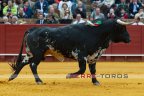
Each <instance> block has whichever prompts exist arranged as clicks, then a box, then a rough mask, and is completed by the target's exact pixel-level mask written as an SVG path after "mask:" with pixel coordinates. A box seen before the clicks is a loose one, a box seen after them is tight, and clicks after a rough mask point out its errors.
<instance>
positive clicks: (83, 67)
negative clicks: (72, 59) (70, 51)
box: [66, 58, 86, 78]
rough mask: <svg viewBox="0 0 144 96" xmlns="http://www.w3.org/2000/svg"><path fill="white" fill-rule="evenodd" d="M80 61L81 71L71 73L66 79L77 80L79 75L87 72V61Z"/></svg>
mask: <svg viewBox="0 0 144 96" xmlns="http://www.w3.org/2000/svg"><path fill="white" fill-rule="evenodd" d="M78 61H79V70H78V71H77V72H75V73H69V74H68V75H67V76H66V78H77V77H78V75H80V74H84V72H85V70H86V61H85V59H84V58H81V59H79V60H78Z"/></svg>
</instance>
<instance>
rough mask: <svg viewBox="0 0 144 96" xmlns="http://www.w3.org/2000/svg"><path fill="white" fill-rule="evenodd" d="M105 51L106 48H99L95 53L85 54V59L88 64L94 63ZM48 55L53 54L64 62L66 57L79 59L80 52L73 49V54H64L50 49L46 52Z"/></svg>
mask: <svg viewBox="0 0 144 96" xmlns="http://www.w3.org/2000/svg"><path fill="white" fill-rule="evenodd" d="M104 51H105V49H102V50H98V51H96V52H95V53H93V54H92V55H87V56H85V57H84V59H85V60H86V62H87V63H88V64H94V63H96V61H97V60H98V59H99V58H100V57H101V55H102V53H103V52H104ZM47 55H52V56H54V57H55V58H57V59H58V60H59V61H61V62H63V61H64V60H65V57H67V58H71V59H75V60H78V53H77V52H74V51H72V52H71V54H69V55H70V56H64V55H63V54H62V53H60V52H58V51H56V50H52V49H48V50H47V51H46V52H45V56H47Z"/></svg>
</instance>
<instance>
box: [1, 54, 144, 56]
mask: <svg viewBox="0 0 144 96" xmlns="http://www.w3.org/2000/svg"><path fill="white" fill-rule="evenodd" d="M22 55H23V56H25V55H26V54H22ZM0 56H18V54H0ZM47 56H52V55H47ZM102 56H144V54H103V55H102Z"/></svg>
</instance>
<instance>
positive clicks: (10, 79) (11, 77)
mask: <svg viewBox="0 0 144 96" xmlns="http://www.w3.org/2000/svg"><path fill="white" fill-rule="evenodd" d="M16 77H17V75H16V74H13V75H11V76H10V78H9V80H8V81H12V80H13V79H15V78H16Z"/></svg>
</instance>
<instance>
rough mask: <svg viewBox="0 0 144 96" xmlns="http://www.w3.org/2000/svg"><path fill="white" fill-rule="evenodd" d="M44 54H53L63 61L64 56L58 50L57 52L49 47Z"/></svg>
mask: <svg viewBox="0 0 144 96" xmlns="http://www.w3.org/2000/svg"><path fill="white" fill-rule="evenodd" d="M44 55H45V56H47V55H52V56H54V57H55V58H57V59H58V60H59V61H61V62H63V61H64V59H65V58H64V56H63V55H62V54H61V53H59V52H57V51H55V50H50V49H48V50H47V51H46V52H45V54H44Z"/></svg>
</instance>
